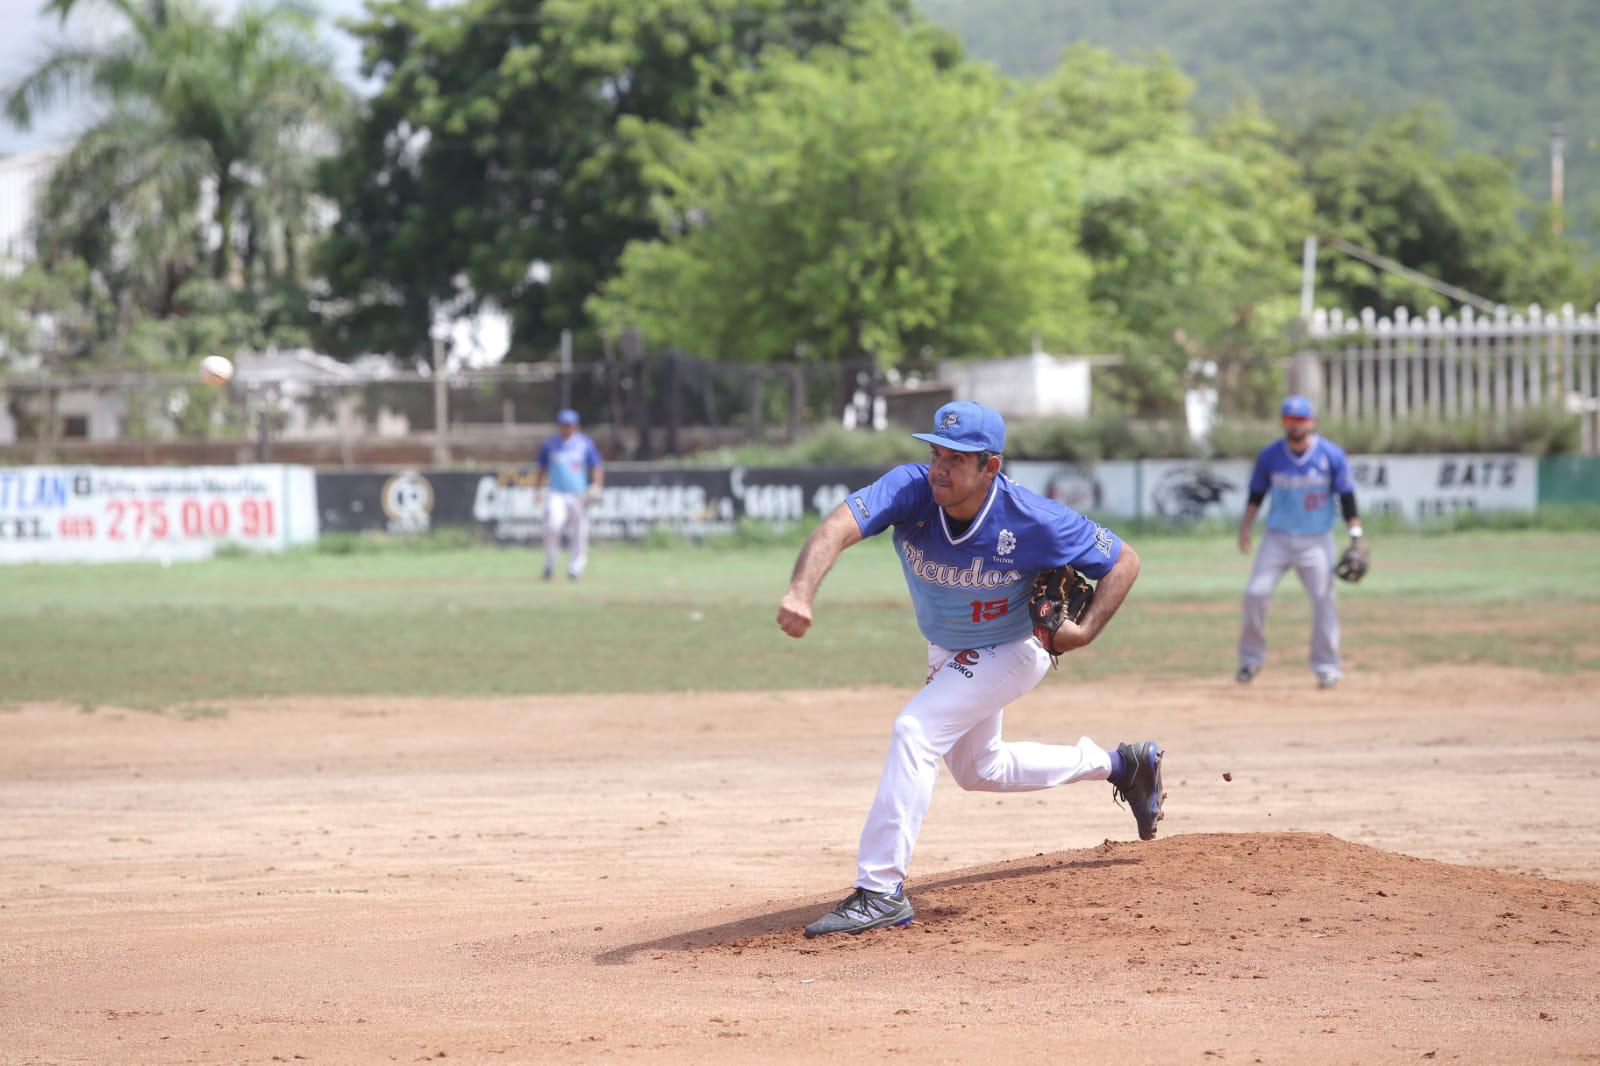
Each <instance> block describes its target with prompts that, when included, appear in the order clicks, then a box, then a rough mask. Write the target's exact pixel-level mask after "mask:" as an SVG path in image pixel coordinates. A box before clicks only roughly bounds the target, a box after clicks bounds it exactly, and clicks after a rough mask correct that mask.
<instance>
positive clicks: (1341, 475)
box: [1250, 437, 1355, 533]
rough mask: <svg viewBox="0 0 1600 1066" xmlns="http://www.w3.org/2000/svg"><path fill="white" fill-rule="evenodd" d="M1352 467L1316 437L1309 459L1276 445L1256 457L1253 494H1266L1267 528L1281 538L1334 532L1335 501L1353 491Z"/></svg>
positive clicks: (1335, 448) (1279, 442) (1338, 450)
mask: <svg viewBox="0 0 1600 1066" xmlns="http://www.w3.org/2000/svg"><path fill="white" fill-rule="evenodd" d="M1354 491H1355V482H1353V481H1352V480H1351V479H1350V463H1349V462H1348V461H1347V460H1346V459H1345V455H1344V450H1343V449H1342V448H1340V447H1339V446H1338V445H1337V444H1334V443H1333V442H1332V441H1329V440H1324V439H1323V438H1321V437H1314V438H1312V441H1311V446H1310V447H1309V448H1307V449H1306V450H1305V454H1303V455H1296V454H1294V452H1292V451H1290V450H1289V445H1288V442H1287V441H1283V440H1276V441H1273V442H1272V443H1271V444H1269V445H1267V446H1266V447H1265V448H1262V449H1261V452H1260V454H1258V455H1257V456H1256V466H1255V470H1254V471H1253V472H1252V473H1251V475H1250V492H1251V493H1252V494H1254V493H1257V492H1261V493H1266V494H1267V496H1268V500H1269V507H1268V509H1267V528H1268V529H1275V530H1277V531H1279V532H1280V533H1326V532H1327V531H1328V530H1330V529H1332V528H1333V519H1334V515H1335V510H1336V508H1335V503H1334V501H1335V499H1336V497H1338V496H1339V495H1340V494H1341V493H1346V492H1354Z"/></svg>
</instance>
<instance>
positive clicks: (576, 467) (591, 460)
mask: <svg viewBox="0 0 1600 1066" xmlns="http://www.w3.org/2000/svg"><path fill="white" fill-rule="evenodd" d="M604 465H605V464H604V463H603V462H602V461H601V459H600V449H599V448H596V447H595V446H594V441H592V440H590V439H589V438H588V437H586V436H584V435H583V434H582V433H574V434H573V435H572V436H570V437H568V438H566V439H564V440H563V439H562V437H561V435H560V434H559V433H558V434H556V435H555V436H554V437H551V438H550V439H549V440H547V441H545V442H544V445H543V447H541V448H540V449H539V466H540V467H542V468H543V469H544V470H545V472H546V473H548V474H549V475H550V491H551V492H572V493H582V492H584V491H586V490H587V489H588V488H589V471H590V470H591V469H596V468H599V467H601V466H604Z"/></svg>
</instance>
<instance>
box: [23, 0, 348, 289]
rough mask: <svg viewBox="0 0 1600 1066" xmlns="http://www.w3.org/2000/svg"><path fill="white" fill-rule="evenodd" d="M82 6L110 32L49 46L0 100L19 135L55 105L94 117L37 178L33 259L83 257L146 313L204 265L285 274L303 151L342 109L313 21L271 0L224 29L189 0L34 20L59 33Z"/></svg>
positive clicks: (234, 272)
mask: <svg viewBox="0 0 1600 1066" xmlns="http://www.w3.org/2000/svg"><path fill="white" fill-rule="evenodd" d="M91 4H93V5H97V6H99V7H100V8H102V9H105V10H107V11H108V12H109V13H110V14H112V15H114V16H115V17H116V18H117V19H119V20H120V21H121V22H122V23H123V24H124V26H125V29H124V31H123V32H122V33H121V34H119V35H117V36H116V37H114V38H112V39H111V40H110V41H109V42H107V43H105V44H103V45H96V46H75V45H64V46H61V47H58V48H57V49H55V50H54V51H53V52H52V53H51V54H49V55H48V56H47V57H46V58H45V59H44V60H43V61H42V62H41V63H40V64H39V65H38V66H37V67H36V68H35V69H34V70H33V71H32V72H30V73H29V74H27V75H26V76H24V77H23V78H22V79H21V80H20V81H18V82H17V83H16V84H14V85H12V86H10V87H9V88H7V89H6V90H4V94H3V99H4V107H5V112H6V114H7V116H8V117H10V118H11V119H12V121H14V122H16V123H18V124H19V125H22V126H23V127H27V126H28V125H29V124H30V123H31V122H32V121H33V119H34V117H35V116H36V115H37V114H38V113H40V112H42V111H44V110H46V109H48V108H49V107H50V106H52V105H54V104H55V103H56V102H57V101H59V100H60V99H62V98H63V97H65V96H68V95H79V96H87V97H88V98H90V99H92V100H95V101H97V102H100V103H102V104H104V105H105V106H106V109H105V111H104V112H103V115H102V117H100V118H99V119H98V120H96V121H95V122H94V123H93V124H92V125H91V126H90V127H89V128H88V129H87V130H86V131H85V132H84V134H83V136H82V137H81V138H80V139H79V141H78V142H77V143H76V145H75V146H74V147H73V148H72V150H71V151H70V152H69V153H68V154H67V156H66V157H65V159H64V160H63V162H62V164H61V166H60V168H59V169H58V170H57V171H56V174H55V176H54V178H53V179H52V181H51V185H50V188H49V191H48V193H47V195H46V199H45V203H44V205H43V206H44V210H43V211H42V212H41V216H42V219H41V242H40V247H41V249H51V248H54V249H57V250H59V251H62V252H68V253H71V254H74V255H78V256H81V257H83V258H84V259H86V260H87V261H88V262H90V263H91V264H93V265H94V266H95V267H96V268H97V269H99V270H102V271H103V272H105V273H106V275H107V276H108V278H113V279H117V280H120V281H121V282H122V285H121V286H120V287H119V286H117V285H115V284H114V285H113V287H114V288H121V289H122V290H123V291H129V292H131V293H133V294H135V299H136V300H137V301H138V302H139V303H141V304H143V305H144V306H146V307H148V308H149V309H150V310H153V311H155V312H156V313H158V314H161V313H166V312H170V310H171V309H172V308H171V304H172V300H173V297H174V295H175V294H176V292H177V289H178V287H179V286H180V285H181V284H182V283H183V281H184V280H185V278H187V277H188V276H190V275H191V274H194V273H196V272H197V271H198V270H199V269H200V264H201V263H202V262H204V261H205V260H206V259H207V258H209V259H210V271H209V272H210V274H211V276H212V277H213V278H215V279H216V280H219V281H223V282H226V283H228V284H230V285H232V286H234V287H236V288H244V287H246V286H247V285H248V284H250V283H251V282H253V281H256V280H267V279H271V278H274V277H282V276H285V275H292V274H294V273H295V272H297V271H298V262H299V255H298V251H299V250H298V247H297V246H298V245H299V244H300V243H302V242H303V241H304V240H305V239H306V238H307V235H308V231H309V229H310V216H311V211H312V206H313V205H312V201H311V195H310V188H311V168H312V166H313V164H314V161H315V157H316V155H317V151H316V149H317V147H318V142H319V139H320V140H321V141H323V142H326V141H327V139H328V134H329V132H330V131H332V130H333V129H334V128H335V127H336V125H337V124H338V123H339V122H340V120H341V119H342V118H343V116H344V114H345V112H346V109H347V107H348V106H349V100H350V94H349V90H347V89H346V88H345V87H344V86H343V85H342V84H340V82H339V81H338V79H337V78H336V77H335V76H334V75H333V73H332V64H331V62H330V60H329V57H328V56H327V54H326V52H325V50H324V49H323V48H322V46H321V45H320V44H319V43H318V42H317V41H316V37H315V29H316V19H315V16H314V15H313V14H312V13H311V11H310V10H309V9H308V8H306V7H304V6H301V5H299V4H294V3H287V2H282V0H279V2H276V3H263V4H258V5H255V6H250V7H246V8H243V9H241V10H240V11H238V12H237V13H236V14H235V15H233V16H232V17H231V18H229V19H227V20H223V19H220V18H219V17H218V16H217V14H216V12H214V11H213V10H212V9H211V8H209V7H207V6H206V5H205V4H204V2H203V0H48V2H47V3H46V4H45V6H44V11H45V12H46V13H47V14H54V15H56V16H58V17H59V18H60V19H61V20H62V21H63V22H65V21H66V20H67V18H68V17H70V16H71V15H72V14H73V12H74V11H76V10H78V9H79V8H81V7H85V6H88V5H91ZM213 249H214V252H213Z"/></svg>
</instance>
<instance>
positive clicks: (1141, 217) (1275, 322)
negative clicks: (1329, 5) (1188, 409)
mask: <svg viewBox="0 0 1600 1066" xmlns="http://www.w3.org/2000/svg"><path fill="white" fill-rule="evenodd" d="M1191 91H1192V85H1191V83H1190V82H1189V81H1188V79H1187V78H1185V77H1184V76H1183V74H1182V72H1181V71H1179V70H1178V69H1177V68H1176V67H1175V66H1173V65H1172V64H1171V62H1170V61H1168V60H1165V59H1154V60H1150V61H1146V62H1141V63H1129V62H1125V61H1123V60H1120V59H1117V58H1116V57H1115V56H1113V55H1111V54H1110V53H1109V52H1106V51H1103V50H1098V49H1093V48H1089V47H1087V46H1077V47H1074V48H1071V49H1068V51H1067V53H1066V55H1065V57H1064V58H1063V60H1062V63H1061V66H1060V67H1059V68H1058V69H1057V70H1056V72H1055V73H1054V74H1052V75H1051V76H1050V77H1048V78H1046V79H1044V80H1043V81H1042V82H1040V83H1038V84H1037V85H1035V86H1033V87H1032V88H1031V89H1030V91H1029V93H1028V96H1027V98H1026V109H1027V115H1028V128H1029V130H1030V133H1031V134H1032V135H1033V136H1036V137H1040V138H1047V139H1050V140H1054V141H1058V142H1062V143H1065V144H1069V145H1072V146H1074V147H1076V148H1077V149H1079V150H1080V152H1081V156H1082V158H1083V159H1084V168H1085V173H1084V180H1083V194H1082V197H1083V199H1082V204H1081V214H1080V218H1081V221H1080V223H1079V227H1078V239H1079V245H1080V246H1081V248H1082V249H1083V252H1084V253H1085V254H1086V255H1087V256H1088V257H1089V260H1090V262H1091V264H1092V268H1093V276H1092V280H1091V282H1090V296H1091V299H1092V301H1093V306H1094V310H1095V312H1096V330H1095V336H1094V340H1095V343H1096V344H1097V345H1098V346H1100V347H1101V348H1102V349H1103V350H1107V351H1111V352H1117V353H1121V354H1123V356H1124V357H1125V360H1126V363H1127V367H1126V369H1125V371H1124V372H1123V374H1122V376H1121V385H1122V387H1123V389H1124V398H1125V399H1126V400H1128V401H1129V402H1131V403H1133V404H1134V405H1135V406H1138V407H1144V408H1147V409H1152V410H1156V409H1171V407H1172V405H1173V404H1174V403H1175V402H1176V400H1177V398H1178V396H1179V393H1180V390H1181V387H1182V384H1183V382H1184V378H1185V374H1186V373H1188V367H1189V364H1190V363H1191V361H1198V362H1199V363H1202V364H1203V363H1206V362H1212V363H1219V364H1221V367H1220V375H1221V384H1222V385H1223V392H1224V394H1225V399H1229V400H1232V399H1233V398H1234V397H1235V396H1236V395H1237V394H1239V393H1240V392H1241V390H1244V389H1245V385H1244V382H1243V380H1242V375H1243V374H1244V372H1245V371H1246V369H1248V368H1249V367H1250V366H1252V365H1255V364H1260V363H1262V362H1263V360H1264V358H1265V357H1266V356H1267V355H1268V354H1276V349H1277V347H1278V345H1280V344H1281V340H1282V336H1283V334H1282V327H1283V326H1284V324H1285V323H1286V322H1287V321H1288V319H1289V318H1290V317H1291V316H1292V315H1293V314H1294V312H1295V310H1296V308H1295V306H1294V304H1293V303H1292V299H1293V294H1294V292H1295V288H1296V282H1297V280H1298V274H1297V270H1296V263H1297V261H1298V260H1297V249H1298V247H1299V242H1300V240H1301V239H1302V237H1303V235H1304V233H1305V232H1306V227H1307V226H1309V225H1310V216H1311V202H1310V198H1309V197H1308V196H1307V195H1306V193H1305V192H1304V191H1303V190H1302V189H1301V188H1300V186H1299V175H1298V173H1297V169H1296V167H1295V165H1294V162H1293V160H1292V159H1290V158H1289V157H1287V156H1286V155H1284V154H1283V153H1281V152H1280V151H1278V150H1277V148H1276V147H1275V146H1274V144H1273V138H1274V136H1275V134H1276V131H1275V130H1274V129H1273V127H1272V126H1271V124H1270V123H1268V122H1267V121H1266V120H1265V119H1264V118H1262V117H1261V116H1260V115H1259V114H1257V113H1255V112H1253V111H1250V110H1242V111H1239V112H1236V113H1234V114H1233V115H1231V116H1229V117H1228V118H1227V119H1225V120H1224V121H1221V122H1219V123H1217V124H1216V125H1215V126H1214V127H1213V128H1212V129H1210V130H1208V131H1202V130H1201V129H1200V128H1199V125H1198V123H1197V121H1196V119H1195V118H1194V116H1193V113H1192V112H1191V110H1190V107H1189V96H1190V93H1191Z"/></svg>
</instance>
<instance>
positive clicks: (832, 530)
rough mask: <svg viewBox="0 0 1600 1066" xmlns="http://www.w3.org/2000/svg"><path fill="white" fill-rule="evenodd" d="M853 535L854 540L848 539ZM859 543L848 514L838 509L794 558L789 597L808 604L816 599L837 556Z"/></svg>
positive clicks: (818, 527)
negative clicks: (796, 597) (794, 597)
mask: <svg viewBox="0 0 1600 1066" xmlns="http://www.w3.org/2000/svg"><path fill="white" fill-rule="evenodd" d="M851 534H854V537H852V536H851ZM860 539H861V533H860V531H859V530H858V529H857V528H856V521H855V519H854V518H851V517H850V512H849V511H848V510H846V509H845V508H844V507H843V506H840V507H839V508H838V509H836V510H835V511H834V512H833V513H832V514H830V515H829V516H828V517H827V518H825V519H823V520H822V522H821V523H819V524H818V525H817V528H816V529H814V530H812V531H811V536H809V537H807V538H806V542H805V545H804V547H802V548H801V549H800V554H799V555H798V556H796V557H795V561H794V572H793V573H792V574H790V575H789V593H790V595H792V596H798V597H799V598H800V599H802V600H804V601H805V602H806V603H810V602H811V600H812V599H813V598H814V597H815V596H816V594H817V589H818V588H819V587H820V586H821V585H822V579H823V578H824V577H827V576H828V571H829V570H832V569H833V564H834V563H835V562H837V561H838V559H839V555H840V553H842V552H843V551H844V550H845V549H846V548H847V547H849V546H850V545H851V544H853V543H855V541H857V540H860Z"/></svg>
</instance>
